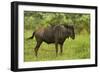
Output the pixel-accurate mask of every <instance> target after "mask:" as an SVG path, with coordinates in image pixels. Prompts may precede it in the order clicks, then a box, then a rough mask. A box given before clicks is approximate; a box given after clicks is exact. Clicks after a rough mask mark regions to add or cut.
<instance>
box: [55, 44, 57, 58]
mask: <svg viewBox="0 0 100 73" xmlns="http://www.w3.org/2000/svg"><path fill="white" fill-rule="evenodd" d="M55 48H56V56H57V55H58V43H56V44H55Z"/></svg>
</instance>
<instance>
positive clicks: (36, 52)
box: [34, 42, 42, 57]
mask: <svg viewBox="0 0 100 73" xmlns="http://www.w3.org/2000/svg"><path fill="white" fill-rule="evenodd" d="M41 44H42V42H37V44H36V46H35V48H34V51H35V56H36V57H37V56H38V50H39V47H40V45H41Z"/></svg>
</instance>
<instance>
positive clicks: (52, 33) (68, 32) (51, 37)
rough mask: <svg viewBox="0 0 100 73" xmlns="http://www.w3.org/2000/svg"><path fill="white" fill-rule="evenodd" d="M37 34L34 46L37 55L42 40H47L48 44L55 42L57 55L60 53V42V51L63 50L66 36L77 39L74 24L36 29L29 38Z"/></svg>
mask: <svg viewBox="0 0 100 73" xmlns="http://www.w3.org/2000/svg"><path fill="white" fill-rule="evenodd" d="M34 36H35V39H36V42H37V44H36V46H35V48H34V51H35V56H38V50H39V47H40V45H41V44H42V42H46V43H48V44H50V43H55V49H56V56H57V53H58V44H59V45H60V53H61V54H62V52H63V44H64V41H65V40H66V38H69V37H71V38H72V39H75V32H74V26H73V25H62V24H60V25H51V26H49V27H46V28H40V29H38V30H35V31H34V32H33V34H32V36H31V37H29V38H28V39H32V38H33V37H34Z"/></svg>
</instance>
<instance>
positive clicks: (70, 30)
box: [64, 25, 75, 39]
mask: <svg viewBox="0 0 100 73" xmlns="http://www.w3.org/2000/svg"><path fill="white" fill-rule="evenodd" d="M64 27H65V28H66V30H67V33H66V34H68V35H69V37H71V38H72V39H75V31H74V26H73V25H64Z"/></svg>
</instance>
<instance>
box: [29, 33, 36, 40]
mask: <svg viewBox="0 0 100 73" xmlns="http://www.w3.org/2000/svg"><path fill="white" fill-rule="evenodd" d="M34 34H35V32H33V34H32V36H31V37H29V38H27V40H29V39H33V37H34Z"/></svg>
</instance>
